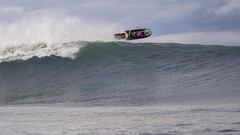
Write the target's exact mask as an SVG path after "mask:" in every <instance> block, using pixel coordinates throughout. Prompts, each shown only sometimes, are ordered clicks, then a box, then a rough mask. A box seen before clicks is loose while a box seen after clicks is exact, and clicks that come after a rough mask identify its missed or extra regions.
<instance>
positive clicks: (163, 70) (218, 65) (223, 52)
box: [0, 42, 240, 106]
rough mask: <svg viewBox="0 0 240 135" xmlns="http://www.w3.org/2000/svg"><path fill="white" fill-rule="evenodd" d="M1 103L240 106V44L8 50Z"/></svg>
mask: <svg viewBox="0 0 240 135" xmlns="http://www.w3.org/2000/svg"><path fill="white" fill-rule="evenodd" d="M0 62H1V63H0V104H1V105H12V104H56V103H57V104H58V103H59V104H76V105H80V106H92V105H94V106H95V105H158V104H165V103H194V102H195V103H201V102H235V101H237V102H239V99H240V98H239V97H240V89H239V88H240V68H239V66H240V47H226V46H203V45H184V44H170V43H167V44H165V43H127V42H72V43H64V44H58V45H51V46H49V45H47V44H45V43H40V44H36V45H35V46H30V47H29V46H24V45H23V46H22V47H17V48H16V47H15V48H5V49H2V50H1V51H0Z"/></svg>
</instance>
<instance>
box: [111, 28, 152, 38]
mask: <svg viewBox="0 0 240 135" xmlns="http://www.w3.org/2000/svg"><path fill="white" fill-rule="evenodd" d="M151 35H152V31H151V30H150V29H132V30H126V31H125V32H122V33H115V34H114V35H113V36H114V38H115V39H117V40H120V39H125V40H135V39H142V38H147V37H150V36H151Z"/></svg>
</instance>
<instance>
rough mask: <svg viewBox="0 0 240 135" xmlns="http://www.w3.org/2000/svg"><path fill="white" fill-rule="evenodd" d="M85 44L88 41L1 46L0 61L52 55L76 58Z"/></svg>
mask: <svg viewBox="0 0 240 135" xmlns="http://www.w3.org/2000/svg"><path fill="white" fill-rule="evenodd" d="M85 44H86V42H83V41H78V42H70V43H56V44H47V43H44V42H41V43H36V44H22V45H19V46H12V47H4V48H0V63H1V62H8V61H15V60H28V59H30V58H32V57H39V58H42V57H47V56H51V55H55V56H60V57H67V58H71V59H74V58H75V57H76V53H77V52H78V51H79V50H80V48H81V47H83V46H85Z"/></svg>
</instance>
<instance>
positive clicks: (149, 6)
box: [0, 0, 240, 45]
mask: <svg viewBox="0 0 240 135" xmlns="http://www.w3.org/2000/svg"><path fill="white" fill-rule="evenodd" d="M136 27H148V28H151V29H152V31H153V36H152V37H151V38H148V39H144V40H141V41H144V42H146V41H147V42H179V43H200V44H224V45H240V0H0V42H1V44H4V45H11V44H19V43H28V42H41V41H43V42H51V43H54V42H69V41H75V40H103V41H105V40H107V41H109V40H114V39H113V37H112V33H114V32H121V31H124V30H126V29H130V28H136Z"/></svg>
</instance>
